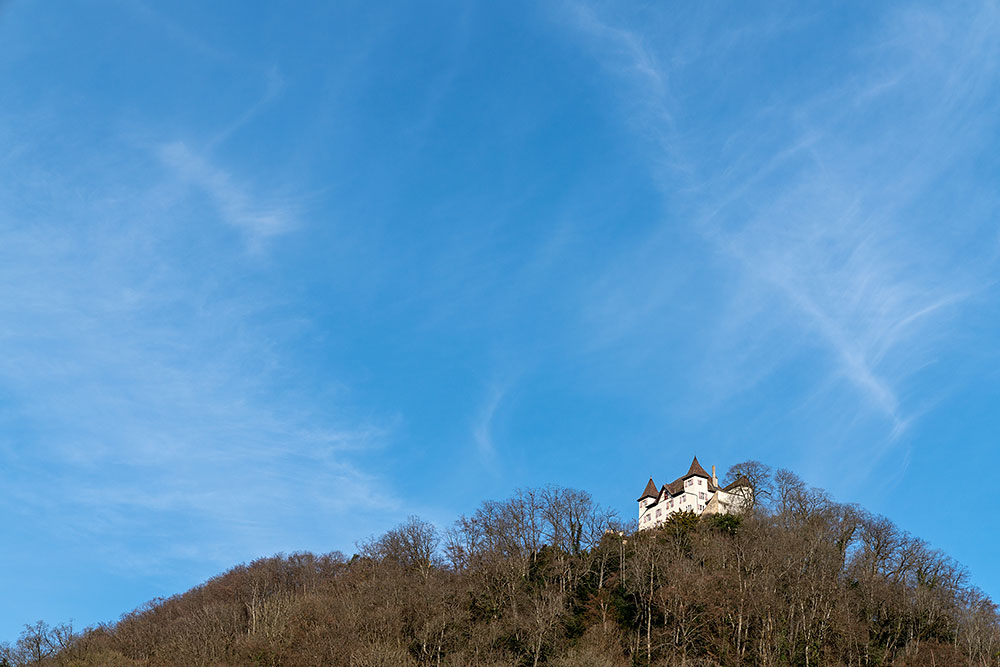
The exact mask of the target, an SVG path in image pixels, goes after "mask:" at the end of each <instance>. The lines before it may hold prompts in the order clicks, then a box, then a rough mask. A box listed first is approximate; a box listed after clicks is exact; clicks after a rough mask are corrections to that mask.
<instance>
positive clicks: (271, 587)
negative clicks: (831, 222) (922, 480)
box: [0, 462, 1000, 667]
mask: <svg viewBox="0 0 1000 667" xmlns="http://www.w3.org/2000/svg"><path fill="white" fill-rule="evenodd" d="M741 474H742V475H745V476H747V477H748V478H749V479H750V480H751V481H752V483H753V486H754V489H755V498H756V499H757V500H758V501H759V502H758V504H757V506H756V507H754V508H750V509H749V510H748V511H746V512H745V513H744V514H742V515H740V516H712V517H706V518H698V517H696V516H695V515H693V514H679V515H676V516H675V517H674V518H673V519H672V520H671V521H670V522H669V523H668V524H666V525H665V526H664V527H663V528H662V529H660V530H655V531H643V532H640V533H636V532H635V531H634V528H629V529H625V528H623V526H622V525H620V524H619V522H618V520H617V519H616V517H615V516H614V514H613V513H611V512H609V511H607V510H606V509H603V508H601V507H598V506H596V505H595V504H594V502H593V501H592V500H591V498H590V496H589V495H588V494H587V493H585V492H582V491H576V490H571V489H564V488H556V487H549V488H545V489H539V490H524V491H520V492H518V493H517V494H515V495H514V497H512V498H510V499H507V500H504V501H490V502H485V503H483V504H482V505H481V506H480V507H479V509H477V510H476V511H475V513H473V514H472V515H471V516H463V517H461V518H459V519H458V521H456V522H455V524H454V526H452V527H451V528H450V529H448V530H446V531H444V532H443V533H440V532H439V531H438V530H436V529H435V527H434V526H432V525H430V524H428V523H426V522H424V521H421V520H420V519H418V518H416V517H412V518H411V519H410V520H409V521H407V522H406V523H404V524H403V525H401V526H399V527H397V528H395V529H393V530H390V531H389V532H387V533H386V534H385V535H382V536H380V537H378V538H374V539H372V540H371V541H369V542H367V543H365V544H362V545H359V550H358V551H359V552H358V554H356V555H354V556H352V557H351V558H346V557H345V556H344V555H343V554H340V553H332V554H327V555H323V556H315V555H312V554H293V555H291V556H287V557H286V556H277V557H273V558H265V559H261V560H257V561H255V562H253V563H250V564H249V565H241V566H239V567H236V568H234V569H232V570H230V571H229V572H226V573H225V574H223V575H220V576H218V577H216V578H214V579H212V580H210V581H208V582H206V583H205V584H204V585H202V586H199V587H197V588H195V589H193V590H191V591H188V592H187V593H184V594H183V595H178V596H175V597H172V598H169V599H160V600H154V601H152V602H150V603H148V604H147V605H145V606H144V607H142V608H140V609H137V610H135V611H133V612H131V613H129V614H126V615H125V616H123V617H122V618H121V620H119V621H118V622H117V623H114V624H109V625H102V626H99V627H96V628H91V629H88V630H86V631H84V632H83V633H80V634H75V633H73V632H72V630H71V629H70V628H68V627H65V626H59V627H55V628H51V627H49V626H46V625H45V624H44V623H39V624H36V625H34V626H30V627H27V628H26V629H25V632H24V634H22V636H21V637H20V639H18V640H17V642H15V643H14V644H13V645H4V646H0V665H3V666H4V667H6V665H10V666H11V667H22V666H24V665H51V666H60V667H89V666H98V665H100V666H110V667H137V666H140V665H141V666H144V667H146V666H148V667H153V666H159V665H163V666H167V665H177V666H184V667H192V666H196V665H204V666H211V665H261V666H274V667H277V666H279V665H282V666H289V665H294V666H298V665H303V666H306V665H317V666H318V665H349V666H351V667H376V666H390V665H391V666H392V667H416V666H418V665H420V666H425V665H426V666H430V665H434V666H444V665H449V666H455V667H457V666H467V665H471V666H477V667H500V666H505V667H506V666H511V667H513V666H525V665H531V666H533V667H534V666H537V665H554V666H564V667H569V666H574V667H575V666H582V667H625V666H627V665H691V666H697V665H704V666H708V665H726V666H728V665H747V666H751V665H760V666H769V665H802V666H804V667H810V666H812V665H816V666H820V665H859V666H861V665H866V666H867V665H897V666H903V665H906V666H913V667H916V666H924V665H926V666H948V665H982V666H984V667H985V666H1000V619H998V614H997V608H996V606H995V605H994V604H993V603H992V602H991V601H990V600H989V599H988V598H987V597H986V596H985V595H983V594H982V593H981V592H979V591H978V590H976V589H975V588H973V587H972V586H970V585H969V583H968V581H967V577H966V574H965V572H964V571H963V570H962V568H961V567H959V566H958V565H957V564H956V563H955V562H953V561H952V560H951V559H950V558H948V557H947V556H945V555H944V554H942V553H940V552H938V551H935V550H933V549H931V548H929V547H928V545H927V544H926V543H924V542H923V541H921V540H919V539H917V538H915V537H913V536H911V535H909V534H907V533H905V532H903V531H901V530H899V529H898V528H897V527H896V526H894V525H893V524H892V523H891V522H889V521H888V520H887V519H885V518H883V517H878V516H872V515H870V514H868V513H866V512H865V511H863V510H862V509H860V508H858V507H856V506H853V505H843V504H838V503H836V502H833V501H832V500H831V499H830V498H829V497H828V496H827V494H825V493H824V492H823V491H820V490H817V489H812V488H808V487H807V486H806V485H805V484H803V483H802V481H801V480H799V479H798V478H797V477H796V476H795V475H793V474H792V473H790V472H788V471H779V472H777V473H776V474H771V471H770V470H769V469H768V468H766V467H765V466H763V465H761V464H759V463H756V462H749V463H745V464H741V465H739V466H734V468H733V469H732V470H730V472H729V477H730V479H734V478H735V477H736V476H738V475H741ZM632 525H633V526H634V522H632Z"/></svg>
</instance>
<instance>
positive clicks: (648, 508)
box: [639, 456, 753, 530]
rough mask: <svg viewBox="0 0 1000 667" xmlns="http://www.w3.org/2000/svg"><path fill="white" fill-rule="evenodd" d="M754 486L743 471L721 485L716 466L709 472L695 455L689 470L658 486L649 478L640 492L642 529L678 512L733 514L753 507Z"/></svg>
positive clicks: (657, 524)
mask: <svg viewBox="0 0 1000 667" xmlns="http://www.w3.org/2000/svg"><path fill="white" fill-rule="evenodd" d="M752 503H753V488H752V487H751V486H750V482H749V480H747V478H746V477H743V476H742V475H741V476H740V477H739V478H738V479H737V480H736V481H734V482H733V483H732V484H729V485H728V486H725V487H721V486H719V479H718V478H717V477H716V476H715V466H712V474H711V475H709V474H708V473H707V472H705V469H704V468H702V467H701V464H700V463H698V457H697V456H696V457H694V460H693V461H692V462H691V467H690V468H688V471H687V473H686V474H684V475H682V476H681V477H678V478H677V479H675V480H674V481H672V482H670V483H669V484H664V485H663V487H662V488H659V489H657V487H656V484H655V483H654V482H653V478H652V477H650V478H649V482H647V483H646V489H645V490H644V491H643V492H642V495H641V496H639V530H645V529H647V528H654V527H656V526H659V525H661V524H662V523H663V522H665V521H666V520H667V518H668V517H670V516H671V515H672V514H676V513H677V512H694V513H695V514H730V513H732V512H738V511H740V510H742V509H744V508H747V507H750V505H752Z"/></svg>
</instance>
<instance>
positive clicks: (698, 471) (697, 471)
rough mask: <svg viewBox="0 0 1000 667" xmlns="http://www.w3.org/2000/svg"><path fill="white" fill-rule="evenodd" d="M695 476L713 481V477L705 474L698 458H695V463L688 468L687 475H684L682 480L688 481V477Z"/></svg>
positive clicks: (692, 462)
mask: <svg viewBox="0 0 1000 667" xmlns="http://www.w3.org/2000/svg"><path fill="white" fill-rule="evenodd" d="M694 475H698V476H699V477H704V478H705V479H712V476H711V475H709V474H708V473H707V472H705V469H704V468H702V467H701V464H700V463H698V457H697V456H696V457H694V460H693V461H691V467H690V468H688V471H687V474H686V475H684V477H682V478H681V479H687V478H688V477H692V476H694Z"/></svg>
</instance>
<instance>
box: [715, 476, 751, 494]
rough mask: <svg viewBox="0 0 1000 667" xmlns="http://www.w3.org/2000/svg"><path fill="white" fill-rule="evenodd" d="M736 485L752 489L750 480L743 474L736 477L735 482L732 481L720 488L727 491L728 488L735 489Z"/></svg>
mask: <svg viewBox="0 0 1000 667" xmlns="http://www.w3.org/2000/svg"><path fill="white" fill-rule="evenodd" d="M737 486H747V487H750V488H751V489H753V485H752V484H751V483H750V480H749V479H747V478H746V476H745V475H740V476H739V477H737V478H736V481H735V482H733V483H732V484H730V485H729V486H727V487H726V488H724V489H722V490H723V491H728V490H729V489H735V488H736V487H737Z"/></svg>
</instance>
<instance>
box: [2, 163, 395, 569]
mask: <svg viewBox="0 0 1000 667" xmlns="http://www.w3.org/2000/svg"><path fill="white" fill-rule="evenodd" d="M108 150H109V151H115V155H116V156H117V158H118V160H117V164H122V163H124V164H133V166H134V167H136V168H134V169H130V170H126V171H127V172H128V174H129V177H130V178H131V176H132V175H133V174H135V173H142V171H143V168H142V166H137V165H141V164H142V156H136V155H134V154H131V153H130V149H129V148H128V147H127V146H124V145H116V146H112V147H108ZM0 155H5V154H4V152H3V151H0ZM163 157H164V159H165V160H171V161H172V163H171V164H172V166H174V167H175V168H176V169H178V173H183V174H185V175H186V176H187V177H188V178H190V180H191V181H192V182H194V183H197V184H198V185H199V186H200V187H203V188H205V190H206V192H207V193H208V194H209V196H211V197H212V198H213V201H216V202H217V203H218V205H219V207H220V210H221V211H222V212H223V214H224V217H225V219H226V221H227V223H229V224H232V225H234V226H236V227H237V228H238V229H240V230H241V231H243V232H244V233H245V234H246V235H247V236H248V238H251V239H253V242H260V241H262V240H263V239H265V238H269V237H271V236H273V235H274V234H275V233H279V232H280V231H281V230H284V229H287V228H288V227H289V225H290V220H289V219H288V218H287V216H285V215H284V214H283V213H281V212H274V211H271V212H268V211H266V210H264V209H262V208H261V207H260V206H259V205H258V204H257V203H256V202H255V201H254V200H253V198H251V197H250V196H249V195H247V194H246V193H245V191H244V190H243V188H241V187H238V186H236V185H234V182H233V179H232V178H231V177H230V176H229V175H228V174H226V173H225V172H224V171H223V170H221V169H219V168H217V167H215V166H213V165H212V164H210V163H209V162H208V161H207V160H205V159H203V158H201V157H199V156H198V155H196V154H195V153H194V152H192V151H191V150H189V149H188V148H187V147H186V146H184V145H183V144H174V145H172V146H169V147H165V148H164V150H163ZM45 159H46V158H45V156H44V155H40V154H39V153H38V152H37V151H32V150H28V151H27V152H22V153H19V154H17V155H16V160H15V159H14V157H13V156H5V157H0V173H3V174H5V175H7V176H8V178H6V179H4V182H3V183H2V184H0V346H2V347H3V349H4V354H3V355H2V356H0V395H2V396H3V397H4V398H3V401H4V410H3V411H2V412H0V423H2V425H3V437H2V438H0V465H3V466H4V468H5V469H6V470H8V471H9V472H11V474H10V475H8V476H7V477H6V479H7V480H8V482H7V485H6V486H5V489H4V494H3V497H2V498H0V503H3V505H4V512H5V513H6V512H10V513H11V515H13V514H15V513H16V514H17V515H19V516H32V517H35V519H34V521H35V522H37V524H38V525H39V526H40V530H43V531H52V533H53V535H55V534H72V535H73V536H74V539H75V541H76V543H77V544H78V545H80V546H81V549H83V551H85V552H87V553H91V554H93V553H95V550H106V551H107V552H108V553H109V554H111V553H113V554H114V555H115V557H114V558H110V557H109V558H108V559H107V562H109V563H118V564H122V563H127V562H130V561H136V562H138V561H143V562H147V563H148V564H149V565H150V567H151V568H153V569H159V571H161V572H162V571H163V570H164V569H165V568H166V569H169V568H170V567H172V566H173V565H174V564H175V563H173V562H171V559H173V558H175V557H176V558H181V556H180V555H179V554H183V553H187V552H192V550H193V551H196V552H198V553H199V554H200V555H201V556H205V555H206V554H210V553H212V552H217V553H219V554H226V552H227V551H228V552H229V553H228V555H226V556H225V559H224V562H223V563H220V564H229V563H230V562H231V561H232V559H233V558H239V557H241V555H243V554H246V555H248V556H252V555H256V554H260V553H266V552H268V551H275V550H278V549H283V548H288V546H286V545H290V546H291V547H293V548H297V547H298V546H299V545H300V544H301V542H300V541H299V540H301V535H302V534H303V533H302V532H301V531H300V532H296V531H295V530H293V529H291V528H289V529H287V530H286V529H285V527H286V526H291V525H299V524H302V523H304V522H306V521H315V515H316V514H317V513H319V514H323V515H324V516H328V517H335V516H336V515H338V514H340V513H342V512H346V511H351V512H362V513H363V512H365V511H366V502H365V501H364V500H363V499H364V498H369V497H372V495H373V494H374V491H375V489H376V488H379V487H380V486H381V483H380V480H379V479H378V477H377V476H376V475H373V474H371V473H369V472H368V471H366V470H365V469H364V468H363V467H362V466H360V465H358V464H357V463H355V456H356V455H358V454H364V453H365V452H368V451H371V450H372V449H377V448H379V447H381V446H382V444H383V443H384V441H385V440H386V438H387V437H388V429H389V428H391V425H390V426H386V425H385V424H383V423H377V422H376V421H373V420H371V419H368V418H361V417H356V416H354V415H353V414H352V412H351V409H350V399H349V396H348V395H347V394H346V393H345V391H344V390H343V389H342V388H341V387H339V386H334V387H326V386H319V387H317V386H312V389H311V390H306V389H305V388H304V387H303V390H302V391H300V392H297V393H296V392H295V391H294V390H293V391H289V389H288V386H289V385H290V386H292V387H294V386H295V385H296V381H295V378H294V364H293V363H292V362H289V361H288V360H287V359H286V358H285V355H286V353H287V352H288V348H286V347H285V346H284V344H283V340H284V336H288V335H289V334H291V335H301V334H303V333H304V332H306V331H308V327H309V323H308V321H306V320H303V321H302V322H298V323H296V322H295V321H294V320H291V319H284V320H282V321H280V322H274V326H272V325H271V324H270V323H271V322H272V320H271V319H270V318H268V317H265V316H264V315H265V314H266V312H268V310H269V309H272V308H275V307H276V306H279V305H281V306H283V307H285V306H288V304H285V303H284V302H283V301H282V300H281V298H282V297H281V296H280V295H278V294H274V293H271V294H269V293H268V292H267V290H264V289H260V287H259V286H258V287H257V288H253V289H251V288H249V287H244V286H243V285H242V283H241V282H238V281H233V282H231V283H226V284H220V281H219V279H218V276H220V275H222V276H226V275H229V274H233V273H236V272H246V271H247V270H248V267H250V266H253V265H255V263H252V262H250V263H248V262H247V258H246V256H245V253H244V252H243V251H242V249H241V248H235V249H234V248H232V247H230V246H229V245H227V244H225V243H219V244H217V245H216V246H215V247H213V248H212V249H211V256H212V261H211V262H210V263H208V264H206V263H205V262H204V261H203V258H202V257H200V256H198V255H192V254H191V253H192V252H193V249H192V248H190V247H189V244H187V243H186V240H187V239H189V238H192V237H193V236H197V235H198V228H199V226H200V225H202V224H203V222H202V220H201V219H200V217H199V216H197V215H195V216H193V217H189V216H188V215H185V213H187V211H184V210H181V209H179V208H178V207H177V205H176V202H175V201H174V200H173V198H171V197H165V196H164V193H163V192H162V190H161V189H160V186H159V183H158V182H157V181H156V180H151V181H150V182H146V183H143V182H142V179H132V180H129V179H123V178H122V172H119V171H117V170H115V169H112V170H110V171H109V170H107V169H106V168H105V165H103V164H101V163H99V161H98V160H96V159H92V160H91V162H89V163H87V164H85V165H81V168H80V169H79V170H78V171H75V172H73V173H71V174H63V173H60V172H58V171H56V170H51V169H49V168H48V166H47V164H46V162H45ZM130 160H131V161H132V162H131V163H130ZM83 167H86V168H83ZM145 167H146V171H147V173H148V174H149V175H150V177H151V178H152V179H156V178H158V177H159V170H158V169H152V170H150V169H149V168H148V167H149V165H145ZM123 181H124V182H123ZM126 182H127V184H126ZM42 185H44V191H45V192H46V193H47V196H46V197H44V198H27V199H26V198H25V197H23V196H22V195H20V194H19V193H20V192H24V191H25V190H29V191H30V190H32V189H34V188H36V187H38V188H40V187H42ZM79 191H86V192H87V193H88V196H87V197H86V198H85V199H83V198H80V197H78V196H76V195H75V193H77V192H79ZM28 202H31V203H30V205H29V204H28ZM66 221H70V222H69V223H68V224H67V223H66ZM254 270H265V269H262V268H260V267H259V266H257V268H255V269H254ZM279 388H280V390H279ZM15 470H16V471H17V473H16V474H15V473H14V472H13V471H15ZM381 497H382V498H383V499H384V501H385V503H387V504H388V505H389V506H391V505H392V503H393V502H394V501H393V498H391V497H386V496H385V494H384V493H382V494H381ZM300 527H301V526H300ZM338 530H340V529H338V528H337V527H336V526H333V525H328V526H325V527H324V528H322V529H320V530H319V532H318V533H317V535H319V534H321V533H325V534H326V535H327V536H328V539H329V540H331V541H335V540H342V541H341V542H340V543H341V544H344V543H349V542H350V541H351V540H353V539H355V538H356V537H357V536H356V535H353V534H351V533H350V531H347V532H346V534H343V531H342V533H341V534H340V535H339V537H338V536H337V531H338ZM314 532H315V531H314ZM345 538H346V539H345ZM286 539H287V540H293V541H292V542H283V540H286ZM334 543H336V542H334ZM151 545H153V546H151ZM219 545H228V546H221V547H220V546H219ZM160 546H163V548H162V549H161V548H160ZM168 547H169V548H168ZM144 552H151V553H155V554H156V556H149V555H148V554H147V555H145V556H143V555H141V554H142V553H144ZM122 567H124V565H122Z"/></svg>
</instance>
